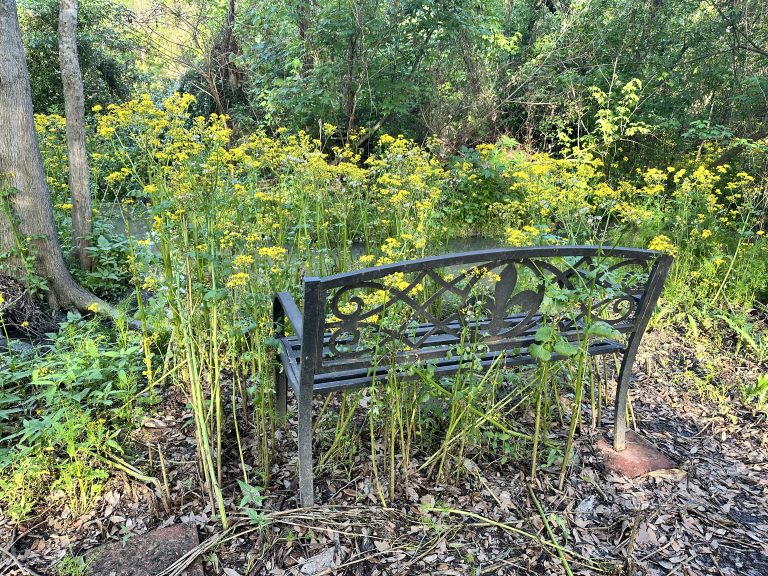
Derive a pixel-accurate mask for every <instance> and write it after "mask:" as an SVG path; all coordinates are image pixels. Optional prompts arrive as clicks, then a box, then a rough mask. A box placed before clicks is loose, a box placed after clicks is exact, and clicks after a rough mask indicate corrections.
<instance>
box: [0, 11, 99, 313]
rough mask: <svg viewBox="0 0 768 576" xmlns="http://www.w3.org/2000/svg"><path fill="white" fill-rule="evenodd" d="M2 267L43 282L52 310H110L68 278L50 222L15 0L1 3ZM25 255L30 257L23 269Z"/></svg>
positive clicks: (0, 233) (0, 258) (12, 274)
mask: <svg viewBox="0 0 768 576" xmlns="http://www.w3.org/2000/svg"><path fill="white" fill-rule="evenodd" d="M0 200H2V202H0V207H1V208H2V210H0V256H2V255H5V257H0V269H2V272H3V273H6V274H10V275H11V276H14V277H16V278H19V279H22V280H26V279H28V270H29V271H30V272H32V273H34V274H37V275H39V276H41V277H43V278H45V279H46V280H47V284H48V292H47V297H48V303H49V304H50V305H51V307H53V308H55V309H58V308H78V309H80V310H85V309H88V308H89V307H91V306H92V305H96V306H97V307H98V308H99V309H100V310H102V311H105V312H110V311H112V309H111V308H110V307H109V306H108V305H106V304H105V303H104V302H102V301H101V300H99V299H98V298H97V297H96V296H94V295H93V294H91V293H90V292H88V291H87V290H85V289H83V288H82V287H81V286H80V285H79V284H78V283H77V282H75V281H74V279H73V278H72V276H71V275H70V274H69V271H68V270H67V268H66V266H65V264H64V257H63V255H62V252H61V246H60V245H59V241H58V237H57V235H56V228H55V224H54V220H53V207H52V205H51V194H50V190H49V189H48V184H47V182H46V179H45V172H44V171H43V159H42V156H41V155H40V148H39V146H38V142H37V134H36V133H35V123H34V116H33V111H32V97H31V95H30V88H29V70H28V69H27V61H26V58H25V55H24V46H23V45H22V43H21V31H20V30H19V19H18V13H17V9H16V1H15V0H0ZM23 254H29V255H31V256H32V258H31V262H30V263H29V264H30V265H29V266H26V265H25V263H24V259H23V258H22V255H23Z"/></svg>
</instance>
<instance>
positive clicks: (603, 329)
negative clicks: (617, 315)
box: [587, 322, 621, 338]
mask: <svg viewBox="0 0 768 576" xmlns="http://www.w3.org/2000/svg"><path fill="white" fill-rule="evenodd" d="M587 334H589V335H590V336H595V337H597V338H618V337H620V336H621V332H619V331H618V330H615V329H614V328H612V327H611V326H609V325H608V324H606V323H605V322H595V323H594V324H592V325H591V326H589V327H588V328H587Z"/></svg>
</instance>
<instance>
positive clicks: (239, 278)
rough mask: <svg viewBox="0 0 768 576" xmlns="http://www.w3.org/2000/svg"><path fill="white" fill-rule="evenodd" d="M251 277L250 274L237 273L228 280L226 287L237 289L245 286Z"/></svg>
mask: <svg viewBox="0 0 768 576" xmlns="http://www.w3.org/2000/svg"><path fill="white" fill-rule="evenodd" d="M250 277H251V276H250V274H248V273H247V272H237V273H235V274H232V275H231V276H230V277H229V278H227V282H226V286H227V288H237V287H238V286H244V285H245V284H247V283H248V280H249V279H250Z"/></svg>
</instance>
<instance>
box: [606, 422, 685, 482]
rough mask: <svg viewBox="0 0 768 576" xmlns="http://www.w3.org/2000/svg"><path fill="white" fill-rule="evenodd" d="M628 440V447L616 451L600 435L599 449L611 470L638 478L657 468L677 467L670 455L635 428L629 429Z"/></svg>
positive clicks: (628, 476)
mask: <svg viewBox="0 0 768 576" xmlns="http://www.w3.org/2000/svg"><path fill="white" fill-rule="evenodd" d="M626 442H627V443H626V448H625V449H624V450H622V451H621V452H616V451H615V450H614V449H613V446H612V445H611V444H610V443H609V442H608V439H607V438H606V437H605V436H604V435H602V434H601V435H600V436H599V437H598V439H597V444H596V447H597V451H598V452H599V453H600V455H601V456H602V458H603V464H604V465H605V467H606V468H607V469H608V470H610V471H611V472H615V473H617V474H622V475H623V476H626V477H627V478H637V477H638V476H643V475H645V474H649V473H651V472H655V471H657V470H668V469H672V468H675V463H674V462H673V461H672V460H670V459H669V457H668V456H666V455H665V454H664V453H662V452H661V451H660V450H659V449H658V448H657V447H656V446H654V445H653V444H651V443H650V442H649V441H648V440H646V439H645V438H643V437H642V436H640V435H639V434H638V433H637V432H635V431H634V430H627V437H626Z"/></svg>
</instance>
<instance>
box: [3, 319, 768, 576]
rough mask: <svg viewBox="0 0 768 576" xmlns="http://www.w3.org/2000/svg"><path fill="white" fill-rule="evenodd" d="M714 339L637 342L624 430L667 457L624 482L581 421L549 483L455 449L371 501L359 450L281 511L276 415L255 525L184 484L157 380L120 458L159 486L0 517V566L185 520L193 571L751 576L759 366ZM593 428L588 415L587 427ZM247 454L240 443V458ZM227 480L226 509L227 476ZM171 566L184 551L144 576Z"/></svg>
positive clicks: (13, 569)
mask: <svg viewBox="0 0 768 576" xmlns="http://www.w3.org/2000/svg"><path fill="white" fill-rule="evenodd" d="M720 344H722V345H723V346H722V347H721V346H718V348H717V350H715V349H714V348H712V347H711V342H710V339H709V338H707V337H706V335H701V337H699V338H694V339H691V338H688V337H684V336H683V334H682V330H680V331H676V330H672V329H666V330H663V331H659V330H657V331H654V332H651V333H649V334H648V335H647V337H646V338H645V341H644V346H643V348H642V349H641V354H640V357H639V359H638V362H637V364H636V368H635V372H634V373H635V377H636V381H635V383H634V390H633V398H634V400H633V406H634V411H635V416H636V420H637V427H638V430H639V431H640V432H641V434H642V435H643V436H644V437H645V438H647V439H648V440H650V441H651V442H653V443H654V444H655V445H656V446H657V447H659V448H660V449H661V451H662V452H664V453H665V454H666V455H668V456H669V457H670V458H672V460H673V461H674V462H675V467H674V468H673V469H669V470H663V471H660V472H656V473H653V474H651V475H648V476H643V477H640V478H636V479H627V478H624V477H623V476H620V475H616V474H613V473H611V472H609V471H608V470H607V469H606V468H605V466H604V465H603V462H602V459H601V456H600V454H599V452H598V451H597V449H596V444H597V439H598V437H599V435H600V434H603V433H604V432H603V431H602V430H601V429H597V430H585V432H584V433H583V434H582V435H581V437H580V438H579V439H578V441H577V444H576V447H575V451H576V457H575V460H574V464H573V467H572V471H571V474H570V475H569V478H568V481H567V482H566V485H565V487H564V489H563V490H562V491H561V490H558V487H557V485H558V476H559V467H558V466H553V467H552V468H551V469H546V468H545V469H544V470H543V471H542V472H541V473H540V475H539V477H538V479H537V481H536V482H535V483H534V484H533V485H531V483H530V482H529V480H528V478H527V477H526V474H527V468H526V467H525V466H524V465H522V464H521V463H517V464H507V465H505V466H502V465H500V464H498V463H496V462H494V463H483V462H478V463H476V462H473V461H471V460H467V461H465V469H466V470H465V474H464V475H463V476H462V479H461V480H460V481H459V482H458V483H456V484H453V485H442V486H435V483H434V481H432V480H430V479H429V478H428V477H426V476H425V475H424V474H417V473H413V474H411V475H410V480H409V484H408V486H407V487H400V488H401V489H400V490H399V492H400V493H401V495H400V496H399V497H398V499H397V500H396V501H395V502H393V503H389V507H387V508H384V507H382V506H380V505H379V504H378V500H377V495H376V491H375V490H374V489H373V487H372V485H371V478H372V474H371V470H370V464H369V458H365V449H364V450H361V454H362V455H361V456H359V457H358V458H357V459H356V460H355V461H354V462H353V463H352V465H351V467H350V469H349V470H348V475H345V473H343V472H342V471H339V470H336V471H319V474H318V478H316V489H317V490H318V491H319V493H320V494H321V497H322V503H323V504H322V505H321V506H318V507H316V508H314V509H311V510H295V509H294V507H295V506H296V491H295V473H294V470H295V458H296V454H295V440H294V438H295V436H294V434H295V426H291V425H289V426H288V427H287V428H286V431H285V432H281V431H278V447H277V448H278V449H277V450H276V452H277V456H276V460H275V463H274V465H273V474H272V477H271V480H270V489H269V490H268V491H267V493H266V496H267V497H266V499H265V501H264V504H263V507H264V508H263V511H262V512H260V514H259V515H258V517H257V518H256V520H257V522H260V523H261V525H260V526H259V525H256V524H254V522H253V519H248V518H244V517H238V516H237V515H233V518H232V519H233V520H234V524H233V525H232V526H230V527H229V528H228V529H227V530H222V529H221V526H220V525H219V524H217V523H216V522H215V520H214V519H213V518H212V514H211V508H210V505H209V504H208V503H207V502H206V500H205V498H204V497H203V496H202V493H201V492H200V487H199V477H198V474H197V470H196V465H195V446H194V434H193V431H192V429H191V427H190V422H191V414H190V413H188V412H187V411H186V408H185V406H184V401H183V398H182V397H181V395H180V394H179V393H178V392H177V391H169V393H168V395H167V397H166V399H165V402H164V404H163V405H162V408H161V410H159V411H158V413H157V414H155V415H153V416H152V417H151V418H147V419H146V421H145V423H144V426H143V427H142V429H141V430H139V431H137V433H136V434H135V437H134V440H135V442H136V447H137V450H138V451H139V453H141V454H143V457H142V458H140V459H139V461H138V462H137V464H138V465H139V466H140V467H141V468H142V470H144V471H146V472H149V473H152V474H153V475H156V476H157V477H161V476H162V469H163V465H164V467H165V469H166V470H167V476H168V486H169V488H170V493H169V494H166V493H165V491H164V490H163V489H162V488H158V487H154V486H148V485H147V484H144V483H141V482H137V481H135V480H133V479H131V478H129V477H128V476H126V475H125V474H123V473H121V472H116V473H115V474H113V476H112V478H111V480H110V481H109V484H108V485H107V487H106V489H105V491H104V493H103V494H102V495H101V497H100V498H99V499H98V501H97V502H96V504H95V506H94V508H93V509H92V510H91V511H90V512H89V513H87V514H85V515H84V516H81V517H78V518H75V517H73V516H72V515H71V513H70V511H69V509H68V508H67V507H66V506H65V505H64V504H63V503H62V502H63V500H62V499H57V495H56V494H53V495H52V496H51V498H50V499H49V508H48V509H47V510H41V511H39V513H38V515H37V516H36V517H35V518H34V519H31V520H30V521H28V523H27V524H25V525H24V526H18V527H15V526H12V525H11V524H10V522H9V521H8V520H7V519H3V518H2V517H0V547H2V548H3V550H4V551H5V552H4V553H3V554H0V573H1V574H24V573H25V572H23V571H22V570H21V568H19V566H20V565H21V566H25V567H28V568H29V569H31V570H34V571H35V572H36V573H37V574H40V575H43V574H54V573H55V572H54V568H53V566H54V565H55V563H56V562H57V561H58V560H59V559H60V558H61V557H62V556H63V555H64V554H65V553H66V552H67V551H71V552H73V553H75V554H80V553H82V552H84V551H85V550H87V549H90V548H93V547H94V546H97V545H98V544H100V543H103V542H105V541H110V540H116V539H122V538H130V537H131V535H133V534H140V533H144V532H146V531H148V530H150V529H152V528H155V527H158V526H161V525H172V524H175V523H179V522H188V523H194V524H196V525H197V527H198V530H199V535H200V541H201V545H200V546H199V547H198V548H197V549H196V551H195V554H197V555H201V556H202V558H203V560H204V563H205V567H206V573H207V574H225V575H227V576H236V575H241V576H247V575H253V574H275V575H281V574H286V575H287V574H304V575H319V574H354V575H357V574H359V575H376V574H446V575H450V574H455V575H460V574H565V573H566V570H571V571H572V573H573V574H601V573H602V574H613V575H620V574H631V575H635V574H642V575H645V574H649V575H651V574H652V575H656V574H659V575H663V574H681V575H686V576H688V575H698V574H723V575H734V576H735V575H740V576H742V575H743V576H758V575H765V574H768V426H766V413H765V412H762V413H761V412H756V411H754V410H752V409H750V408H749V407H747V406H743V405H742V403H741V400H740V396H739V394H738V390H739V388H740V386H741V385H742V384H743V383H745V382H753V381H754V380H755V379H756V377H757V375H758V374H759V373H760V372H761V371H762V372H763V373H764V372H765V371H766V366H764V365H763V366H759V365H757V364H755V363H754V362H751V361H750V360H748V359H747V358H746V356H747V354H744V353H743V352H742V351H737V350H733V349H732V350H730V351H729V350H728V348H729V344H728V343H727V342H725V343H720ZM723 348H724V349H725V351H723ZM713 390H716V391H717V393H713V392H712V391H713ZM587 421H589V420H587ZM609 424H610V421H609V420H607V417H605V418H604V419H603V423H602V425H603V428H609V426H608V425H609ZM148 447H151V448H148ZM158 448H159V449H160V450H159V451H158ZM257 450H258V447H256V446H250V447H248V449H247V451H246V460H250V459H252V458H253V456H254V454H255V452H256V451H257ZM161 453H162V458H161V457H160V454H161ZM412 464H416V463H415V462H414V463H412ZM232 477H233V478H236V477H237V474H236V473H235V472H233V474H232ZM233 483H234V480H233ZM229 493H230V494H231V496H230V502H231V504H232V507H233V509H234V508H235V507H236V506H235V505H236V504H237V502H233V501H232V500H233V499H234V498H235V496H234V495H235V494H236V493H237V489H236V486H235V485H234V484H233V485H232V486H231V490H229ZM3 543H4V544H3ZM11 556H13V557H14V559H12V558H11ZM189 559H190V560H191V559H192V555H190V556H189ZM563 559H565V562H564V561H563ZM566 565H567V568H566V567H565V566H566ZM182 571H183V562H182V563H179V564H177V565H175V566H172V567H169V568H168V569H166V570H164V571H161V572H159V573H158V576H160V575H167V576H171V575H174V574H181V573H182Z"/></svg>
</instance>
